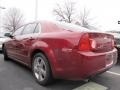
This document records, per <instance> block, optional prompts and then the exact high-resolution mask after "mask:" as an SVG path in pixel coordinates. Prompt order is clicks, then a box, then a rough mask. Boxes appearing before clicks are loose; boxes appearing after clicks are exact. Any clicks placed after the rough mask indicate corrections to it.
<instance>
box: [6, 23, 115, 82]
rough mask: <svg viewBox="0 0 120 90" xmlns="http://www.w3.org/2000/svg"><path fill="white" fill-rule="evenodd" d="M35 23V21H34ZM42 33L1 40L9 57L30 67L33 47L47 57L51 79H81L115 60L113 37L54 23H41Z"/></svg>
mask: <svg viewBox="0 0 120 90" xmlns="http://www.w3.org/2000/svg"><path fill="white" fill-rule="evenodd" d="M37 23H38V22H37ZM40 25H41V27H40V28H39V29H40V30H41V32H39V33H32V34H26V35H19V36H14V38H12V39H10V40H9V41H7V42H5V43H4V46H5V47H6V49H7V53H8V55H9V57H10V58H12V59H15V60H17V61H20V62H22V63H24V64H26V65H28V66H30V67H31V61H32V56H31V55H32V54H33V52H34V51H35V50H40V51H42V52H44V54H45V55H46V56H47V58H48V60H49V63H50V66H51V69H52V74H53V76H54V78H63V79H72V80H77V79H84V78H86V77H88V76H91V75H94V74H97V73H100V72H103V71H105V70H107V69H109V68H111V67H112V66H113V65H114V64H115V63H116V60H117V50H116V49H115V47H114V45H113V40H114V38H113V36H111V35H109V34H104V33H97V32H89V30H88V31H87V30H85V31H84V30H83V31H82V28H81V29H80V32H78V31H76V28H69V26H67V27H68V28H69V29H66V28H64V27H62V26H61V25H60V26H59V25H58V24H56V23H53V22H47V21H44V22H40Z"/></svg>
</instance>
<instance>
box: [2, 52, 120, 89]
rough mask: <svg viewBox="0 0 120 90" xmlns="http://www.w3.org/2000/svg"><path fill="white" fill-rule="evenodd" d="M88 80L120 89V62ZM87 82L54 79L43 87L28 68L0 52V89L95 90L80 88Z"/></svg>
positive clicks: (109, 87)
mask: <svg viewBox="0 0 120 90" xmlns="http://www.w3.org/2000/svg"><path fill="white" fill-rule="evenodd" d="M90 82H93V83H97V84H99V85H102V86H104V87H106V88H108V90H120V64H119V63H118V64H116V65H115V66H114V67H113V68H112V69H110V70H109V71H108V72H105V73H103V74H101V75H98V76H96V77H94V78H92V80H90ZM87 83H89V82H85V81H70V80H56V81H55V82H54V83H53V84H51V85H49V86H45V87H43V86H41V85H39V84H38V83H37V82H36V81H35V80H34V78H33V76H32V72H31V70H30V69H29V68H27V67H25V66H23V65H21V64H19V63H17V62H15V61H12V60H10V61H4V60H3V55H2V54H0V90H95V89H80V88H81V87H82V86H83V85H88V84H87ZM99 90H100V89H99Z"/></svg>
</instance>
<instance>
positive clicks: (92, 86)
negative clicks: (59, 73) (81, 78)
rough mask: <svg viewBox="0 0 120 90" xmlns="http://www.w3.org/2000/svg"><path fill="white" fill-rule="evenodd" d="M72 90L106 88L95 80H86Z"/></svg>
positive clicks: (102, 89)
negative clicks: (86, 81)
mask: <svg viewBox="0 0 120 90" xmlns="http://www.w3.org/2000/svg"><path fill="white" fill-rule="evenodd" d="M73 90H108V88H107V87H105V86H103V85H100V84H98V83H95V82H88V83H86V84H84V85H82V86H80V87H77V88H75V89H73Z"/></svg>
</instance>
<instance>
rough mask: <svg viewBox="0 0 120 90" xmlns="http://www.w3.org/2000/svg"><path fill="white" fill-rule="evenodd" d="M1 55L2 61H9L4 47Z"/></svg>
mask: <svg viewBox="0 0 120 90" xmlns="http://www.w3.org/2000/svg"><path fill="white" fill-rule="evenodd" d="M2 50H3V54H4V61H9V57H8V55H7V51H6V48H5V47H3V49H2Z"/></svg>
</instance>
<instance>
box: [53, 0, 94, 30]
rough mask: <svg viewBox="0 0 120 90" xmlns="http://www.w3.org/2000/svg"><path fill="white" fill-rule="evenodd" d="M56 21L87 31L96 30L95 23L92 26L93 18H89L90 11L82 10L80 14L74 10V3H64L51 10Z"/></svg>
mask: <svg viewBox="0 0 120 90" xmlns="http://www.w3.org/2000/svg"><path fill="white" fill-rule="evenodd" d="M53 13H54V14H55V15H56V17H57V20H58V21H64V22H67V23H74V24H77V25H80V26H82V27H85V28H89V29H96V23H94V24H93V21H94V18H91V17H90V10H88V9H86V8H84V10H83V12H82V11H80V14H79V13H78V12H77V11H76V9H75V2H65V3H64V4H63V5H62V4H57V7H56V8H55V9H54V10H53Z"/></svg>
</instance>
